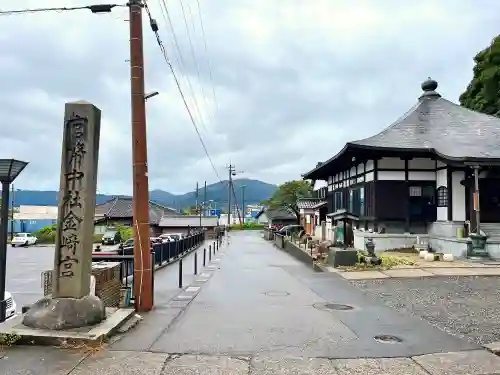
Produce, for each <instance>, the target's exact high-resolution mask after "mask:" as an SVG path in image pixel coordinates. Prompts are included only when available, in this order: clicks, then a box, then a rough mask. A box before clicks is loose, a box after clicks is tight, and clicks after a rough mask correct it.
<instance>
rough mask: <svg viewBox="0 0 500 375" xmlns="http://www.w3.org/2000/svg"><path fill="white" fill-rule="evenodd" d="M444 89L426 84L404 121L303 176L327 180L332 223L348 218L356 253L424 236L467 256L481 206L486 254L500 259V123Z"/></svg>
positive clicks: (439, 248)
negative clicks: (367, 242) (368, 241)
mask: <svg viewBox="0 0 500 375" xmlns="http://www.w3.org/2000/svg"><path fill="white" fill-rule="evenodd" d="M437 87H438V84H437V82H436V81H434V80H432V79H430V78H429V79H428V80H426V81H425V82H424V83H423V84H422V90H423V93H422V94H421V96H420V97H419V99H418V102H417V103H416V104H415V105H414V106H413V107H412V108H411V109H410V110H409V111H408V112H406V113H405V114H404V115H403V116H402V117H401V118H399V119H398V120H397V121H396V122H394V123H393V124H391V125H390V126H388V127H387V128H385V129H384V130H382V131H381V132H380V133H378V134H376V135H374V136H372V137H369V138H365V139H361V140H357V141H353V142H349V143H347V144H346V145H345V146H344V148H342V150H340V151H339V152H338V153H337V154H336V155H335V156H333V157H332V158H330V159H329V160H327V161H325V162H323V163H319V164H318V165H317V166H316V167H315V168H314V169H313V170H311V171H309V172H307V173H305V174H304V175H303V178H304V179H309V180H313V181H319V180H322V181H326V182H327V186H328V193H327V197H326V198H327V199H326V201H327V211H328V214H327V215H326V216H327V220H326V222H327V225H328V224H330V225H332V224H335V222H334V221H335V218H338V217H339V215H340V214H342V213H348V214H349V217H350V218H351V220H352V224H353V227H354V228H356V229H355V234H354V246H355V247H356V248H360V249H362V248H364V241H365V238H366V237H372V238H373V240H374V242H375V245H376V250H388V249H396V248H407V247H411V246H413V245H414V244H415V243H416V241H417V238H418V239H419V240H421V241H422V240H424V241H427V243H428V244H429V245H430V246H431V247H432V248H433V249H435V250H436V251H439V252H446V253H452V254H454V255H455V256H457V257H465V256H466V255H467V252H468V250H469V248H470V243H471V240H470V238H469V233H472V232H475V231H476V230H477V224H478V222H477V216H478V215H476V211H475V208H477V207H476V206H477V203H478V204H479V207H478V208H479V212H480V220H479V221H480V229H481V231H483V232H484V233H485V234H486V235H488V236H489V238H488V240H487V245H486V249H487V251H488V253H489V255H490V256H491V257H492V258H500V119H499V118H497V117H493V116H489V115H486V114H483V113H479V112H475V111H472V110H469V109H467V108H465V107H462V106H460V105H458V104H455V103H453V102H450V101H448V100H446V99H444V98H442V97H441V95H440V94H439V93H438V92H437V91H436V89H437ZM476 171H477V177H478V187H479V192H480V193H478V195H475V194H474V191H475V180H474V177H475V173H476ZM477 196H479V198H478V199H474V197H477ZM328 218H333V219H330V220H329V219H328ZM329 221H330V223H329ZM332 221H333V223H331V222H332Z"/></svg>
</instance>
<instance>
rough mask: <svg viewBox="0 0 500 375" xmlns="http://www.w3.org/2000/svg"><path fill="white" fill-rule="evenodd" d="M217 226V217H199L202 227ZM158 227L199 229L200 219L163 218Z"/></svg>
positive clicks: (195, 216) (194, 217)
mask: <svg viewBox="0 0 500 375" xmlns="http://www.w3.org/2000/svg"><path fill="white" fill-rule="evenodd" d="M218 224H219V218H218V217H217V216H206V217H203V216H202V217H201V226H202V227H216V226H217V225H218ZM158 226H160V227H164V228H165V227H177V228H187V227H193V228H194V227H199V226H200V217H199V216H198V215H175V216H164V217H162V218H161V220H160V222H159V224H158Z"/></svg>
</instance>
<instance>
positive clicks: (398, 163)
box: [378, 158, 405, 169]
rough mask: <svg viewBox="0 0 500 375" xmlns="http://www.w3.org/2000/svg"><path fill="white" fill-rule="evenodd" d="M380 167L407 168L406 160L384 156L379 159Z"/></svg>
mask: <svg viewBox="0 0 500 375" xmlns="http://www.w3.org/2000/svg"><path fill="white" fill-rule="evenodd" d="M378 167H379V168H390V169H405V161H404V160H402V159H400V158H382V159H380V160H379V161H378Z"/></svg>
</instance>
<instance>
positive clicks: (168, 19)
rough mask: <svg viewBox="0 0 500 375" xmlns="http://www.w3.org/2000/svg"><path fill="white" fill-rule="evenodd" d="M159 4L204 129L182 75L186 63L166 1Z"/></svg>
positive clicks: (192, 91)
mask: <svg viewBox="0 0 500 375" xmlns="http://www.w3.org/2000/svg"><path fill="white" fill-rule="evenodd" d="M159 3H160V9H161V11H162V16H163V19H164V20H165V23H166V24H167V27H169V31H170V33H171V34H172V38H173V41H174V47H175V50H176V51H177V54H174V56H175V59H176V61H177V64H178V65H179V70H180V72H181V75H182V76H183V78H184V79H185V80H186V82H187V86H188V89H189V91H190V94H191V96H192V101H193V105H194V109H195V111H196V112H197V114H198V118H199V119H200V122H201V124H202V126H203V127H204V128H206V126H205V125H204V120H203V116H202V113H201V111H200V107H199V105H198V100H197V99H196V95H195V91H194V89H193V86H192V85H191V80H190V79H189V76H188V75H185V74H184V73H183V70H185V69H186V68H185V66H186V63H185V61H184V58H183V56H182V53H181V50H180V47H179V41H178V39H177V34H176V32H175V29H174V25H173V22H172V19H171V17H170V12H169V11H168V8H167V4H166V1H165V0H159Z"/></svg>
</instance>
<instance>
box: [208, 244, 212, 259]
mask: <svg viewBox="0 0 500 375" xmlns="http://www.w3.org/2000/svg"><path fill="white" fill-rule="evenodd" d="M208 261H209V262H211V261H212V245H208Z"/></svg>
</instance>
